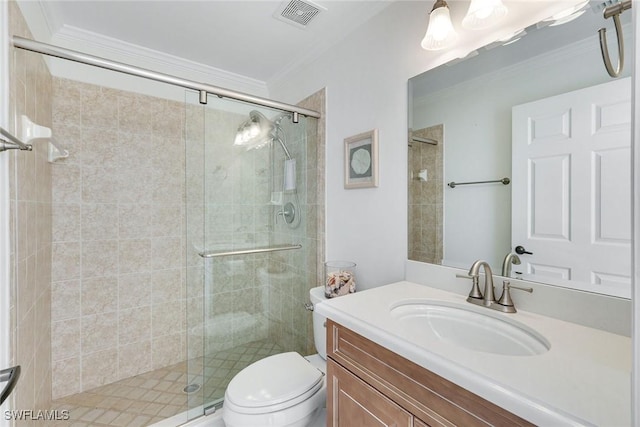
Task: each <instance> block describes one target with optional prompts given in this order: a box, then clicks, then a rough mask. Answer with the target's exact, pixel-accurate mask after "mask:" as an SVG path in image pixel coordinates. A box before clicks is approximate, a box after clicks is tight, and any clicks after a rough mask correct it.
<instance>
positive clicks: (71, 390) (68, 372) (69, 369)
mask: <svg viewBox="0 0 640 427" xmlns="http://www.w3.org/2000/svg"><path fill="white" fill-rule="evenodd" d="M51 367H52V369H51V371H52V391H51V394H52V398H53V399H57V398H59V397H63V396H68V395H70V394H75V393H79V392H80V391H82V385H81V380H80V377H81V375H80V358H79V357H72V358H69V359H64V360H58V361H55V362H53V363H52V366H51Z"/></svg>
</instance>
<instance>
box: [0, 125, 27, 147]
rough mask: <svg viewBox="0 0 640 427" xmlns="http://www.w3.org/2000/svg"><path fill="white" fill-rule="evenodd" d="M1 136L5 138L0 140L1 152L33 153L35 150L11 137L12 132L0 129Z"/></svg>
mask: <svg viewBox="0 0 640 427" xmlns="http://www.w3.org/2000/svg"><path fill="white" fill-rule="evenodd" d="M0 135H2V136H3V137H4V138H0V152H2V151H6V150H26V151H31V150H32V149H33V147H32V146H31V144H25V143H24V142H22V141H20V140H19V139H18V138H16V137H15V136H13V135H11V133H10V132H8V131H6V130H4V129H3V128H2V127H0Z"/></svg>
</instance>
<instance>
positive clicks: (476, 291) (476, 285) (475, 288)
mask: <svg viewBox="0 0 640 427" xmlns="http://www.w3.org/2000/svg"><path fill="white" fill-rule="evenodd" d="M456 277H459V278H461V279H471V282H472V285H471V291H470V292H469V298H473V299H482V292H480V276H478V275H477V274H475V275H473V274H456ZM469 298H467V301H468V300H469Z"/></svg>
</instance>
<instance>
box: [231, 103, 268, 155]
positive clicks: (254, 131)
mask: <svg viewBox="0 0 640 427" xmlns="http://www.w3.org/2000/svg"><path fill="white" fill-rule="evenodd" d="M273 130H274V124H273V122H272V121H271V120H269V119H267V118H266V117H265V116H264V114H262V113H261V112H259V111H256V110H253V111H251V112H250V113H249V120H247V121H245V122H243V123H242V124H241V125H240V126H238V131H237V132H236V138H235V140H234V142H233V143H234V144H235V145H241V146H244V147H247V148H248V149H250V148H259V147H262V146H263V145H266V144H268V143H269V142H271V141H272V140H273Z"/></svg>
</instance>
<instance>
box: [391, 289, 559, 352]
mask: <svg viewBox="0 0 640 427" xmlns="http://www.w3.org/2000/svg"><path fill="white" fill-rule="evenodd" d="M482 311H486V313H484V312H482ZM391 316H392V317H393V318H394V319H396V320H397V321H399V322H401V323H402V325H403V326H404V327H406V328H408V329H410V330H411V331H412V333H416V334H430V335H431V336H433V337H434V338H436V339H439V340H442V341H446V342H449V343H452V344H455V345H458V346H461V347H464V348H466V349H468V350H474V351H481V352H485V353H495V354H501V355H506V356H535V355H540V354H543V353H546V352H547V351H549V349H550V348H551V345H550V344H549V341H547V340H546V339H545V338H544V337H543V336H542V335H540V334H539V333H538V332H536V331H535V330H533V329H531V328H530V327H528V326H526V325H523V324H521V323H519V322H517V321H515V320H512V319H505V318H504V316H501V315H499V314H498V315H496V314H494V313H492V312H491V310H489V309H486V308H482V307H475V306H472V305H470V304H469V307H467V306H463V305H459V304H450V303H444V302H440V301H421V302H415V301H411V302H401V303H398V304H395V305H394V306H393V307H392V308H391Z"/></svg>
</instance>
